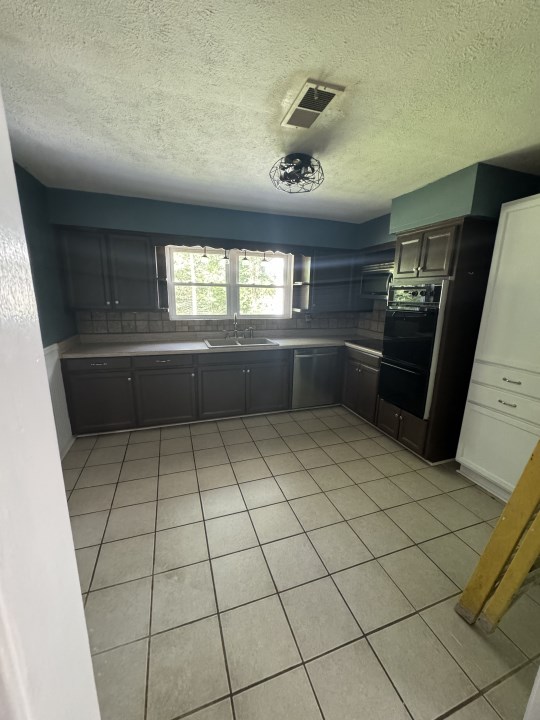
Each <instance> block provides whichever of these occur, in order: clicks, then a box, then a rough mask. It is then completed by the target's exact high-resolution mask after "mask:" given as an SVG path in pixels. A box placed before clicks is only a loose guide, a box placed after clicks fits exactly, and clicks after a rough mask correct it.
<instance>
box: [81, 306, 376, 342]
mask: <svg viewBox="0 0 540 720" xmlns="http://www.w3.org/2000/svg"><path fill="white" fill-rule="evenodd" d="M384 307H385V303H384V302H381V301H378V300H377V301H375V303H374V308H373V311H372V312H345V313H321V314H317V315H311V316H310V315H299V316H298V317H295V316H293V317H292V318H291V319H290V320H241V321H239V324H240V327H241V328H242V329H243V328H245V327H252V328H253V329H254V330H256V331H259V330H273V331H276V330H288V331H291V330H332V329H347V328H351V330H353V329H360V330H369V331H371V332H376V333H382V329H383V324H384V323H383V321H384ZM77 328H78V331H79V335H96V334H99V335H102V334H107V333H109V334H115V335H117V334H122V333H130V334H132V333H161V332H163V333H171V332H178V333H196V332H219V331H223V330H232V328H233V322H232V320H170V319H169V313H168V312H167V311H158V312H115V311H113V310H111V311H103V310H100V311H79V312H78V313H77Z"/></svg>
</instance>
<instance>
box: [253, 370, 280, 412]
mask: <svg viewBox="0 0 540 720" xmlns="http://www.w3.org/2000/svg"><path fill="white" fill-rule="evenodd" d="M246 376H247V408H246V409H247V412H250V413H259V412H271V411H274V410H286V409H287V408H289V407H290V365H289V363H286V362H278V363H263V364H261V365H250V366H249V367H248V368H246Z"/></svg>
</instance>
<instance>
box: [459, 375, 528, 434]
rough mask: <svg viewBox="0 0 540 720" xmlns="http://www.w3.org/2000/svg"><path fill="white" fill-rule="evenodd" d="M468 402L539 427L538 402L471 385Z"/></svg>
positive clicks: (484, 386)
mask: <svg viewBox="0 0 540 720" xmlns="http://www.w3.org/2000/svg"><path fill="white" fill-rule="evenodd" d="M467 399H468V400H469V402H472V403H476V404H477V405H483V406H484V407H487V408H490V409H491V410H497V411H498V412H501V413H505V414H506V415H510V416H511V417H515V418H520V419H521V420H525V421H526V422H529V423H533V425H538V426H540V401H538V400H533V399H532V398H527V397H524V396H523V395H518V394H517V393H511V392H505V391H504V390H499V389H497V388H493V387H487V386H486V385H478V384H477V383H475V382H473V383H471V386H470V387H469V397H468V398H467Z"/></svg>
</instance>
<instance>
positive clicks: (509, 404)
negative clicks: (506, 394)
mask: <svg viewBox="0 0 540 720" xmlns="http://www.w3.org/2000/svg"><path fill="white" fill-rule="evenodd" d="M497 402H500V403H501V405H508V407H514V408H515V407H517V405H516V403H509V402H505V401H504V400H497Z"/></svg>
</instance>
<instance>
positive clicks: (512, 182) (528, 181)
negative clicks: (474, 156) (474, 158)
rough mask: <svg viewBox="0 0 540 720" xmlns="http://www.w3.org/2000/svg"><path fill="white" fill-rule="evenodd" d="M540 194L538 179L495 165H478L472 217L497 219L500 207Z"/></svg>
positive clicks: (534, 176)
mask: <svg viewBox="0 0 540 720" xmlns="http://www.w3.org/2000/svg"><path fill="white" fill-rule="evenodd" d="M539 192H540V177H538V176H537V175H529V174H527V173H520V172H516V171H515V170H507V169H506V168H501V167H496V166H495V165H485V164H484V163H480V165H478V173H477V180H476V187H475V189H474V196H473V201H472V215H479V216H480V217H495V218H497V217H499V213H500V211H501V205H502V204H503V203H505V202H510V201H511V200H518V199H519V198H523V197H528V196H529V195H536V193H539Z"/></svg>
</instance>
